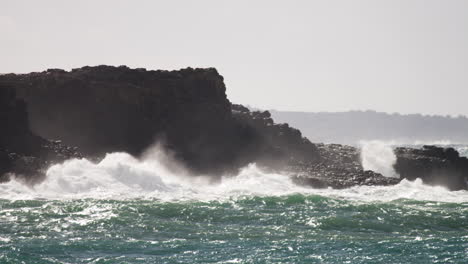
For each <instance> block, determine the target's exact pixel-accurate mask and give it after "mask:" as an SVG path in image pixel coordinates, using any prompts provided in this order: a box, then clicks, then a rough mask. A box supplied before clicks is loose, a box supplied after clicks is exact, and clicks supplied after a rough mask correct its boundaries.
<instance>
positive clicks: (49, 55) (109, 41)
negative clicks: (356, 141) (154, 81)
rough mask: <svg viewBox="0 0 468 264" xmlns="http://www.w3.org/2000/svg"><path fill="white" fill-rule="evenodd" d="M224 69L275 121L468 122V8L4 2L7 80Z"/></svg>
mask: <svg viewBox="0 0 468 264" xmlns="http://www.w3.org/2000/svg"><path fill="white" fill-rule="evenodd" d="M99 64H109V65H123V64H125V65H128V66H130V67H144V68H147V69H179V68H184V67H188V66H191V67H216V68H217V69H218V71H219V72H220V73H221V74H222V75H223V76H224V77H225V81H226V85H227V93H228V97H229V99H230V100H231V101H233V102H236V103H243V104H249V105H252V106H256V107H260V108H265V109H278V110H296V111H346V110H365V109H374V110H378V111H385V112H400V113H425V114H452V115H457V114H464V115H468V103H467V99H468V1H464V0H460V1H456V0H440V1H434V0H388V1H380V0H368V1H357V0H354V1H346V0H344V1H333V0H323V1H313V0H304V1H294V0H287V1H286V0H284V1H272V0H268V1H255V0H246V1H244V0H232V1H223V0H212V1H204V0H197V1H188V0H187V1H174V0H167V1H135V0H133V1H116V0H108V1H96V0H92V1H83V0H79V1H63V0H55V1H47V0H42V1H33V0H31V1H21V0H0V72H2V73H7V72H22V73H23V72H31V71H42V70H45V69H47V68H64V69H67V70H69V69H71V68H76V67H81V66H84V65H99Z"/></svg>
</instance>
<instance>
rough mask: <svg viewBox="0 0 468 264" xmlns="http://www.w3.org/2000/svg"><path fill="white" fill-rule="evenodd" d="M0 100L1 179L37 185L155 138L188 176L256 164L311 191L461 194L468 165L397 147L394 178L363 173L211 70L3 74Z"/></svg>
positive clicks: (349, 150)
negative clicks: (52, 171)
mask: <svg viewBox="0 0 468 264" xmlns="http://www.w3.org/2000/svg"><path fill="white" fill-rule="evenodd" d="M0 102H1V104H0V124H1V127H2V130H1V131H0V174H1V175H9V174H8V173H14V174H16V175H23V177H24V178H26V179H30V180H31V179H40V178H41V176H40V175H43V172H44V170H45V169H46V168H47V167H48V166H50V164H51V163H53V162H59V161H63V160H65V159H68V158H70V157H81V156H85V157H93V158H96V159H98V158H99V157H102V156H103V155H104V154H105V153H107V152H116V151H125V152H128V153H131V154H133V155H135V156H139V155H141V154H142V153H143V152H144V151H145V150H146V149H147V148H148V147H149V146H151V145H152V144H154V143H155V142H158V143H160V144H162V145H163V146H164V148H165V149H167V150H168V151H170V152H171V153H172V154H173V155H174V158H175V159H176V160H178V161H179V162H181V163H182V164H184V166H186V167H187V168H188V169H189V170H190V171H191V172H192V173H193V174H194V175H212V176H213V177H219V176H220V175H226V174H235V173H236V172H237V171H238V170H239V169H240V168H242V167H244V166H245V165H247V164H249V163H252V162H256V163H257V164H258V165H259V166H261V167H263V168H265V169H268V170H273V171H280V172H284V173H288V174H290V175H291V176H292V177H293V179H294V181H295V182H297V183H298V184H304V185H310V186H313V187H317V188H323V187H333V188H347V187H351V186H355V185H391V184H396V183H398V182H399V181H400V180H401V179H403V178H407V179H414V178H422V179H423V181H424V182H425V183H428V184H437V185H443V186H446V187H448V188H450V189H452V190H459V189H467V185H466V182H467V177H468V165H467V163H468V162H467V159H466V158H463V157H460V156H459V155H458V153H457V152H456V151H455V150H454V149H442V148H437V147H425V148H423V149H409V148H400V149H396V151H395V154H396V156H397V162H396V164H395V169H396V171H397V172H398V173H399V175H400V176H401V178H400V179H397V178H389V177H385V176H384V175H381V174H379V173H376V172H373V171H366V170H364V169H363V167H362V165H361V161H360V151H359V149H356V148H354V147H350V146H343V145H336V144H330V145H325V144H314V143H312V142H310V141H309V140H308V139H307V138H305V137H303V136H302V134H301V132H300V131H299V130H297V129H294V128H292V127H289V126H288V125H287V124H276V123H275V122H274V120H273V119H272V118H271V115H270V113H269V112H268V111H264V112H259V111H249V109H247V108H246V107H244V106H242V105H235V104H232V103H231V102H230V101H229V100H228V99H227V96H226V87H225V85H224V80H223V77H222V76H221V75H220V74H219V73H218V72H217V71H216V69H214V68H209V69H192V68H187V69H182V70H179V71H149V70H146V69H130V68H128V67H126V66H120V67H112V66H96V67H83V68H78V69H74V70H72V71H69V72H68V71H64V70H59V69H50V70H47V71H44V72H39V73H29V74H6V75H1V76H0ZM67 146H73V147H67ZM78 150H79V151H78ZM80 153H83V154H80ZM2 177H3V178H2V179H3V180H6V179H7V176H2Z"/></svg>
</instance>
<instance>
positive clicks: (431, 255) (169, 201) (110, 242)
mask: <svg viewBox="0 0 468 264" xmlns="http://www.w3.org/2000/svg"><path fill="white" fill-rule="evenodd" d="M455 147H456V148H457V149H458V150H459V151H460V152H461V153H462V154H463V155H465V156H466V155H468V146H464V145H456V146H455ZM184 175H185V173H184V172H183V170H182V169H181V170H180V172H179V173H174V172H173V171H169V170H167V169H166V165H163V164H162V162H160V161H159V160H158V158H152V159H149V158H148V159H145V160H136V159H135V158H133V157H131V156H129V155H128V154H125V153H112V154H108V155H107V156H106V158H105V159H104V160H103V161H101V162H100V163H98V164H94V163H91V162H89V161H87V160H70V161H67V162H65V163H63V164H57V165H54V166H53V167H51V168H50V169H49V170H48V172H47V178H46V180H45V181H44V182H43V183H41V184H39V185H36V186H34V187H28V186H26V185H24V184H23V183H21V182H20V181H17V180H13V181H11V182H9V183H6V184H0V263H15V264H16V263H468V191H454V192H451V191H448V190H446V189H444V188H442V187H432V186H427V185H423V184H422V183H421V181H420V180H416V181H414V182H411V181H406V180H403V181H402V182H401V183H399V184H398V185H395V186H388V187H379V186H372V187H369V186H360V187H354V188H349V189H345V190H333V189H311V188H305V187H300V186H296V185H294V184H293V183H292V182H291V181H290V180H289V178H288V177H287V176H285V175H280V174H273V173H265V172H263V171H261V170H260V169H258V168H257V167H256V166H255V165H250V166H248V167H246V168H244V169H243V170H242V171H241V172H240V173H239V175H237V176H235V177H229V178H228V177H226V178H223V179H222V180H220V181H216V182H212V181H210V180H209V179H206V178H203V177H199V178H194V177H187V176H186V175H185V176H184Z"/></svg>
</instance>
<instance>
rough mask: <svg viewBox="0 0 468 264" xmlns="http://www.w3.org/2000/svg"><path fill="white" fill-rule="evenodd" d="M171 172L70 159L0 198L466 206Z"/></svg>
mask: <svg viewBox="0 0 468 264" xmlns="http://www.w3.org/2000/svg"><path fill="white" fill-rule="evenodd" d="M369 148H370V146H369ZM371 152H372V151H371ZM173 167H174V166H172V168H171V169H169V168H168V165H167V162H165V161H164V160H160V159H158V158H154V156H153V157H152V158H148V157H147V158H145V159H142V160H138V159H136V158H134V157H132V156H131V155H129V154H126V153H111V154H108V155H107V156H106V157H105V158H104V159H103V160H102V161H100V162H99V163H93V162H91V161H89V160H87V159H71V160H68V161H65V162H64V163H61V164H56V165H54V166H52V167H51V168H49V170H48V171H47V176H46V179H45V180H44V181H43V182H42V183H40V184H37V185H35V186H32V187H31V186H27V185H25V184H23V183H22V182H21V181H19V180H15V179H13V180H12V181H10V182H8V183H5V184H0V199H9V200H29V199H52V200H55V199H85V198H92V199H157V200H162V201H178V200H201V201H209V200H226V199H236V198H239V197H245V196H261V197H267V196H284V195H291V194H303V195H320V196H325V197H332V198H338V199H348V200H355V201H363V202H371V201H392V200H397V199H413V200H429V201H441V202H468V192H467V191H457V192H450V191H448V190H446V189H444V188H442V187H433V186H427V185H424V184H422V182H421V181H420V180H416V181H414V182H410V181H407V180H403V181H402V182H401V183H399V184H397V185H394V186H387V187H384V186H358V187H353V188H349V189H345V190H334V189H312V188H307V187H302V186H298V185H296V184H294V183H293V182H292V181H291V179H290V177H289V176H288V175H281V174H275V173H266V172H264V171H262V170H260V169H259V168H258V167H257V166H255V164H251V165H249V166H247V167H245V168H243V169H242V170H241V171H240V172H239V174H238V175H236V176H233V177H221V180H220V181H217V182H212V180H211V178H209V177H202V176H201V177H194V176H188V175H186V174H185V173H183V170H182V169H180V170H174V169H173ZM382 168H383V167H382Z"/></svg>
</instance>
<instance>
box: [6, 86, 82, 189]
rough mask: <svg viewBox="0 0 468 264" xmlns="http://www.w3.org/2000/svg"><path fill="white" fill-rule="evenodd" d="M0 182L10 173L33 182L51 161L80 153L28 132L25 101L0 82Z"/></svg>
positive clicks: (61, 159) (41, 175)
mask: <svg viewBox="0 0 468 264" xmlns="http://www.w3.org/2000/svg"><path fill="white" fill-rule="evenodd" d="M0 124H1V129H0V182H2V181H6V180H8V177H9V176H8V175H7V173H13V174H15V175H17V176H20V177H22V178H24V179H25V180H27V181H30V182H35V181H38V180H40V179H41V178H42V177H43V176H44V172H45V170H46V169H47V168H48V167H49V166H50V164H52V163H54V162H60V161H64V160H66V159H69V158H72V157H80V155H79V153H77V151H76V148H70V147H66V146H63V145H61V144H60V143H59V142H51V141H47V140H45V139H43V138H41V137H38V136H36V135H34V134H33V133H31V131H30V129H29V123H28V115H27V111H26V104H25V103H24V101H22V100H18V99H17V98H16V95H15V90H14V89H13V88H11V87H6V86H4V85H1V84H0Z"/></svg>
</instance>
